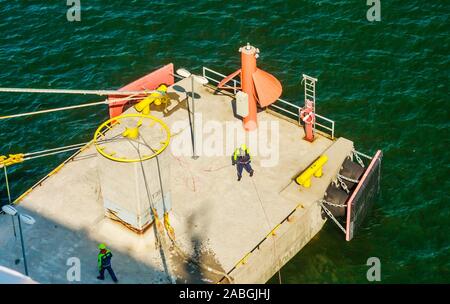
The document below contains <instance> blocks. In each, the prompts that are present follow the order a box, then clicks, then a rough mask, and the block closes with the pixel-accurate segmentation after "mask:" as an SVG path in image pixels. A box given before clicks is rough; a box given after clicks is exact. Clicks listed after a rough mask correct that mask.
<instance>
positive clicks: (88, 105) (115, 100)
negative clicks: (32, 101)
mask: <svg viewBox="0 0 450 304" xmlns="http://www.w3.org/2000/svg"><path fill="white" fill-rule="evenodd" d="M135 96H136V95H130V96H128V97H122V98H114V99H105V100H103V101H97V102H91V103H84V104H78V105H73V106H67V107H60V108H54V109H47V110H40V111H33V112H25V113H19V114H12V115H4V116H0V120H3V119H11V118H17V117H24V116H32V115H38V114H46V113H52V112H59V111H67V110H73V109H79V108H85V107H92V106H97V105H102V104H110V103H115V102H120V101H134V100H139V99H142V97H135Z"/></svg>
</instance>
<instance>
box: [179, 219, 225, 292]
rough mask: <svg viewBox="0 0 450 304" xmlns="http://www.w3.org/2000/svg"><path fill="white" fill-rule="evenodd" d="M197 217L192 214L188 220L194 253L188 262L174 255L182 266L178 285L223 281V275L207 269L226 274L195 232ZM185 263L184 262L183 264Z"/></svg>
mask: <svg viewBox="0 0 450 304" xmlns="http://www.w3.org/2000/svg"><path fill="white" fill-rule="evenodd" d="M194 223H195V215H194V214H192V215H191V216H190V217H189V219H188V231H189V234H190V235H192V237H191V242H192V244H193V252H192V254H191V255H189V256H188V261H186V260H185V259H184V258H183V257H181V256H180V255H179V254H174V255H173V256H172V259H174V262H175V263H177V264H178V265H182V267H181V268H179V269H178V271H177V276H178V277H177V283H178V284H212V283H215V282H218V281H219V280H220V279H222V277H223V276H222V275H220V274H216V273H214V272H211V271H208V270H207V269H205V267H200V266H199V265H203V266H207V267H210V268H213V269H215V270H217V271H221V272H225V271H224V270H223V268H222V267H221V266H220V264H219V263H218V262H217V259H216V257H215V255H214V253H212V252H211V251H210V250H208V249H207V246H206V244H205V242H204V241H203V240H202V239H201V237H200V235H199V234H198V233H196V232H195V228H194V225H195V224H194ZM181 261H183V262H181Z"/></svg>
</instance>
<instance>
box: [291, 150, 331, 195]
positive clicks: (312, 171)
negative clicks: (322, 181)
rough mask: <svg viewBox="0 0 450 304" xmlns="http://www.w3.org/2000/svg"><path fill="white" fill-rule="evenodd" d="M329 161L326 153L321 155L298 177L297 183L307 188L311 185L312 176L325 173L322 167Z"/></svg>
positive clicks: (319, 175)
mask: <svg viewBox="0 0 450 304" xmlns="http://www.w3.org/2000/svg"><path fill="white" fill-rule="evenodd" d="M327 161H328V157H327V156H326V155H325V154H324V155H322V156H320V157H319V158H318V159H317V160H316V161H315V162H314V163H313V164H312V165H311V166H309V168H308V169H306V170H305V171H303V173H302V174H300V175H299V176H298V177H297V179H296V181H297V183H298V184H299V185H300V186H303V187H305V188H309V187H311V178H312V176H313V175H314V176H315V177H321V176H322V175H323V170H322V167H323V165H325V163H326V162H327Z"/></svg>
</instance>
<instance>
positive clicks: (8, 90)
mask: <svg viewBox="0 0 450 304" xmlns="http://www.w3.org/2000/svg"><path fill="white" fill-rule="evenodd" d="M0 92H1V93H41V94H75V95H100V96H109V95H122V96H127V95H147V94H150V93H156V92H157V91H156V90H143V91H119V90H69V89H33V88H0Z"/></svg>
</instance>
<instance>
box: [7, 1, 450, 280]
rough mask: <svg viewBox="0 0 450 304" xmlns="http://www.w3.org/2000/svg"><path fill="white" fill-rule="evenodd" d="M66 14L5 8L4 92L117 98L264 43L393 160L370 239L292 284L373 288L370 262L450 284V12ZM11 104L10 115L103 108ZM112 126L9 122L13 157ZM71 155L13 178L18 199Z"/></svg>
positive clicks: (39, 119)
mask: <svg viewBox="0 0 450 304" xmlns="http://www.w3.org/2000/svg"><path fill="white" fill-rule="evenodd" d="M65 3H66V1H5V0H4V1H0V34H1V35H0V86H1V87H16V86H17V87H42V88H74V89H75V88H76V89H80V88H83V89H110V88H111V89H112V88H118V87H120V86H122V85H124V84H126V83H128V82H130V81H132V80H134V79H136V78H138V77H140V76H142V75H144V74H145V73H147V72H149V71H151V70H153V69H155V68H157V67H159V66H161V65H163V64H166V63H169V62H174V63H175V64H176V66H186V67H189V68H190V69H191V70H193V71H197V72H200V69H201V67H202V66H208V67H211V68H214V69H216V70H220V71H223V72H224V73H228V72H232V71H234V70H235V69H236V67H237V66H238V65H239V54H238V52H237V49H238V48H239V46H241V45H243V44H245V43H246V42H247V41H248V42H251V43H252V44H253V45H256V46H257V47H258V48H260V50H261V55H262V56H261V59H260V61H259V65H260V66H261V67H262V68H263V69H265V70H267V71H270V72H271V73H273V74H274V75H276V76H277V78H279V79H280V80H281V82H282V83H283V88H284V93H283V97H284V98H285V99H288V100H292V101H297V102H299V101H300V100H302V87H301V85H300V83H299V78H300V77H301V74H302V73H307V74H309V75H312V76H316V77H318V78H319V83H318V105H317V108H318V112H319V113H320V114H322V115H325V116H327V117H330V118H332V119H334V120H336V121H337V130H336V131H337V134H338V135H339V136H344V137H347V138H350V139H352V140H353V141H354V142H355V143H356V148H357V149H358V150H360V151H363V152H369V153H373V152H374V151H375V150H376V149H378V148H380V149H382V150H383V152H384V154H385V157H384V160H383V175H382V194H381V197H380V198H379V200H378V201H377V202H376V204H375V207H374V209H373V211H372V213H371V214H370V218H369V219H368V220H367V221H366V223H365V226H364V229H363V231H362V232H361V233H360V234H359V235H358V236H357V237H356V238H355V239H354V240H353V241H352V242H350V243H347V242H345V241H343V235H342V233H341V232H340V231H339V230H337V229H336V227H334V226H333V224H332V223H328V224H327V225H326V227H325V228H324V229H323V230H322V231H321V232H320V233H319V234H318V235H317V236H316V237H315V238H314V240H313V241H312V242H311V243H310V244H308V245H307V246H306V247H305V248H304V249H303V250H302V251H301V253H300V254H298V255H297V256H296V257H294V258H293V259H292V260H291V261H290V262H289V263H288V265H286V266H285V267H284V268H283V270H282V279H283V282H285V283H305V282H320V283H322V282H337V283H349V282H358V283H359V282H361V283H364V282H367V280H366V271H367V266H366V265H365V264H366V260H367V258H368V257H371V256H376V257H379V258H380V259H381V263H382V281H383V282H387V283H393V282H449V281H450V280H449V278H450V262H449V261H450V244H449V243H450V242H449V235H450V229H449V221H450V220H449V219H450V207H449V203H450V200H449V190H450V184H449V181H448V174H449V153H448V150H447V149H448V146H449V133H448V128H449V118H450V116H449V104H448V102H449V101H448V93H449V89H448V84H449V54H450V53H449V24H450V23H449V13H450V7H449V4H448V3H447V2H446V1H437V0H435V1H419V0H408V1H406V0H397V1H382V8H381V13H382V20H381V22H374V23H371V22H368V21H367V19H366V11H367V9H368V7H367V6H366V1H365V0H358V1H332V0H329V1H326V0H317V1H302V0H298V1H294V0H282V1H281V0H277V1H200V0H198V1H179V2H176V1H145V0H134V1H130V0H128V1H95V0H90V1H83V0H82V1H81V3H82V15H81V18H82V20H81V22H74V23H70V22H68V21H67V19H66V10H67V7H66V5H65ZM0 97H1V98H0V109H1V113H0V114H1V115H4V114H11V113H19V112H24V111H34V110H38V109H46V108H50V107H55V106H63V105H71V104H74V103H81V102H87V101H92V97H85V96H75V97H73V96H72V97H62V96H49V95H39V96H36V95H27V94H21V95H11V94H0ZM94 99H95V98H94ZM106 118H107V111H106V109H104V108H95V109H94V108H86V109H82V110H78V111H70V112H64V113H63V114H61V113H58V114H48V115H43V116H34V117H28V118H24V119H16V120H8V121H2V122H0V136H1V138H0V154H6V153H10V152H11V153H13V152H21V151H26V152H30V151H38V150H41V149H44V148H49V147H54V146H55V145H56V146H58V145H66V144H67V145H68V144H73V143H79V142H83V141H87V140H89V139H90V137H91V136H92V134H93V131H94V130H95V128H96V126H97V125H98V124H99V122H100V121H103V120H105V119H106ZM66 157H67V155H60V156H58V157H53V158H45V159H40V160H36V161H30V162H27V163H25V164H23V165H19V166H15V167H13V168H12V169H11V172H10V179H11V181H12V192H13V196H14V197H17V196H18V195H20V193H22V192H23V191H25V190H26V189H27V188H28V187H30V186H31V185H32V184H33V183H34V182H36V181H37V180H38V179H39V178H41V177H43V176H44V175H46V174H47V173H48V172H49V171H50V170H51V169H52V168H53V167H55V166H56V165H58V164H59V163H60V162H61V161H62V160H63V159H65V158H66ZM2 178H3V177H2ZM0 186H1V189H0V191H1V192H0V193H2V195H1V197H2V198H1V199H2V202H5V201H6V194H5V187H4V183H3V180H2V182H1V184H0ZM277 281H278V279H277V278H274V279H272V280H271V282H277Z"/></svg>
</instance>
